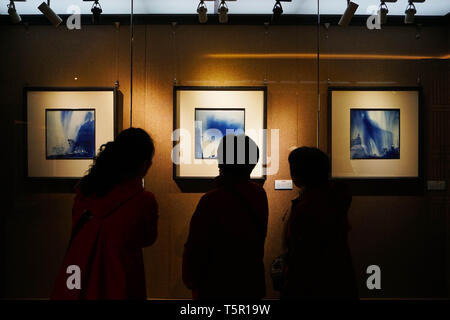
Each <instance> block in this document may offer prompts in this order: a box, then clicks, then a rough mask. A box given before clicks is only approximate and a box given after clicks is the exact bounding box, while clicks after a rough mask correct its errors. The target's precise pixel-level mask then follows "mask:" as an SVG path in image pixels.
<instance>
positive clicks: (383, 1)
mask: <svg viewBox="0 0 450 320" xmlns="http://www.w3.org/2000/svg"><path fill="white" fill-rule="evenodd" d="M380 2H381V3H380V9H379V10H378V14H379V15H380V23H381V24H386V22H387V15H388V13H389V9H388V7H387V5H386V2H390V3H394V2H397V0H380Z"/></svg>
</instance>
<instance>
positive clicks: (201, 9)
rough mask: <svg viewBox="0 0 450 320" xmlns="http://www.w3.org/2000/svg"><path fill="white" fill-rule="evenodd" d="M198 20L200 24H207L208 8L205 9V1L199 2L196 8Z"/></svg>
mask: <svg viewBox="0 0 450 320" xmlns="http://www.w3.org/2000/svg"><path fill="white" fill-rule="evenodd" d="M197 13H198V20H199V22H200V23H206V22H208V8H207V7H206V4H205V0H200V3H199V4H198V7H197Z"/></svg>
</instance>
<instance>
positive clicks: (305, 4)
mask: <svg viewBox="0 0 450 320" xmlns="http://www.w3.org/2000/svg"><path fill="white" fill-rule="evenodd" d="M42 1H43V0H27V1H26V2H17V3H16V8H17V11H18V12H19V14H40V11H39V10H38V9H37V7H38V6H39V4H40V3H42ZM352 1H353V2H356V3H358V4H359V8H358V10H357V12H356V15H367V14H368V13H369V12H370V6H372V7H373V6H375V7H376V6H378V5H379V3H380V2H379V0H352ZM130 2H131V0H100V4H101V6H102V8H103V13H104V14H128V13H130V8H131V5H130ZM8 3H9V0H0V14H7V8H6V5H7V4H8ZM198 3H199V0H134V12H135V13H136V14H196V9H197V5H198ZM206 3H207V6H208V12H210V13H213V12H214V5H215V3H214V2H209V1H208V2H206ZM274 4H275V0H237V1H232V2H231V1H230V2H228V3H227V5H228V8H229V13H230V14H271V13H272V8H273V5H274ZM407 4H408V1H407V0H397V2H396V3H387V5H388V8H389V14H392V15H404V12H405V9H406V6H407ZM50 5H51V7H52V8H53V10H54V11H55V12H56V13H58V14H65V13H68V12H67V8H68V7H69V6H71V5H77V6H79V7H80V8H81V13H82V14H90V9H91V6H92V2H84V1H82V0H51V3H50ZM282 5H283V9H284V13H285V14H317V0H293V1H292V2H290V3H289V2H284V3H282ZM346 6H347V1H346V0H320V13H321V14H335V15H340V14H342V13H343V12H344V10H345V8H346ZM416 8H417V15H426V16H444V15H446V14H448V13H450V0H426V1H425V2H424V3H416Z"/></svg>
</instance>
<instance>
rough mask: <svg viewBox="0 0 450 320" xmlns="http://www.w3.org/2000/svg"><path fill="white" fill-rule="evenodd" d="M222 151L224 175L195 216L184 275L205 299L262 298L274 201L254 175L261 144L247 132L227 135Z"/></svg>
mask: <svg viewBox="0 0 450 320" xmlns="http://www.w3.org/2000/svg"><path fill="white" fill-rule="evenodd" d="M217 153H218V167H219V172H220V174H219V176H218V177H217V178H216V179H215V188H214V189H213V190H212V191H210V192H208V193H206V194H205V195H204V196H203V197H202V198H201V200H200V202H199V204H198V206H197V208H196V210H195V212H194V214H193V216H192V219H191V223H190V230H189V236H188V240H187V242H186V245H185V252H184V258H183V280H184V282H185V284H186V286H187V287H188V288H190V289H192V290H193V294H194V297H195V298H199V299H215V298H250V299H260V298H262V297H264V295H265V277H264V265H263V256H264V242H265V236H266V232H267V219H268V204H267V196H266V193H265V191H264V189H263V188H262V187H261V186H260V185H258V184H255V183H253V182H252V181H251V179H250V174H251V172H252V171H253V169H254V167H255V166H256V164H257V162H258V160H259V149H258V147H257V145H256V143H255V142H254V141H253V140H251V139H250V138H249V137H247V136H244V135H238V136H236V135H227V136H225V137H224V138H223V139H222V140H221V142H220V144H219V148H218V152H217ZM230 155H231V156H230Z"/></svg>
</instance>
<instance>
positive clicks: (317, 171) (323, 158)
mask: <svg viewBox="0 0 450 320" xmlns="http://www.w3.org/2000/svg"><path fill="white" fill-rule="evenodd" d="M289 166H290V170H291V177H292V180H293V181H294V183H295V185H296V186H298V187H306V188H309V187H318V186H321V185H324V184H327V183H328V180H329V172H330V160H329V158H328V156H327V155H326V154H325V153H324V152H322V151H321V150H319V149H317V148H310V147H301V148H297V149H295V150H293V151H292V152H291V153H290V154H289Z"/></svg>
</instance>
